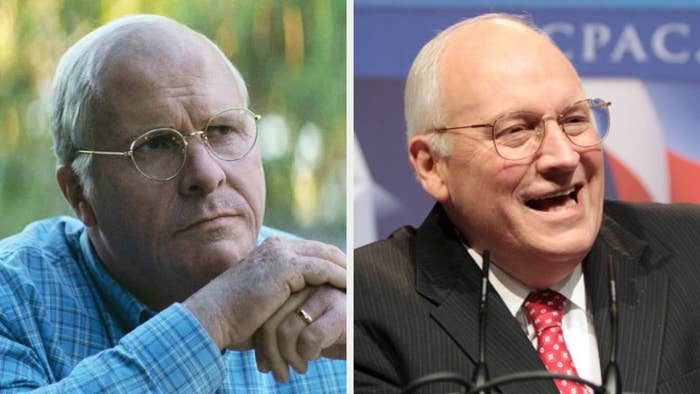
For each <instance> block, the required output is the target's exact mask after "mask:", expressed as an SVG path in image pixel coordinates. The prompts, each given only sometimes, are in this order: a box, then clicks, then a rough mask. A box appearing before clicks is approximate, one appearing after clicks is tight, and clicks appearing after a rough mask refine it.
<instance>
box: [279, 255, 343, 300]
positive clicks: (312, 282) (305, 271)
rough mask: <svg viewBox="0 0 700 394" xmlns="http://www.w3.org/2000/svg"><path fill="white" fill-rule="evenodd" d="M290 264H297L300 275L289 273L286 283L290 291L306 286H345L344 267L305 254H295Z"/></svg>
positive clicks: (340, 287) (341, 287) (339, 287)
mask: <svg viewBox="0 0 700 394" xmlns="http://www.w3.org/2000/svg"><path fill="white" fill-rule="evenodd" d="M291 264H294V265H296V266H298V269H299V271H298V272H300V273H301V275H290V277H289V279H288V282H287V285H288V286H289V288H290V291H291V292H297V291H300V290H301V289H303V288H304V287H306V286H320V285H324V284H329V285H331V286H333V287H336V288H338V289H345V288H346V280H347V272H346V271H345V268H343V267H340V266H338V265H335V264H329V263H328V261H326V260H323V259H319V258H315V257H306V256H303V257H302V256H297V257H295V258H293V259H292V261H291Z"/></svg>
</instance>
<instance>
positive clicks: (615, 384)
mask: <svg viewBox="0 0 700 394" xmlns="http://www.w3.org/2000/svg"><path fill="white" fill-rule="evenodd" d="M482 259H483V264H482V267H481V293H480V298H479V333H478V335H479V353H478V359H477V363H476V370H475V371H474V376H473V377H472V381H471V382H469V381H467V380H466V379H465V378H463V377H462V376H461V375H459V374H457V373H454V372H436V373H431V374H427V375H424V376H421V377H419V378H418V379H415V380H413V381H411V382H410V383H409V384H408V385H406V386H405V387H404V389H403V392H404V393H411V392H413V391H414V390H416V389H418V388H419V387H423V386H427V385H430V384H433V383H439V382H454V383H458V384H460V385H461V386H462V387H463V388H466V389H467V391H466V393H467V394H490V393H491V388H493V387H496V386H500V385H504V384H509V383H516V382H524V381H532V380H543V379H562V380H569V381H573V382H578V383H581V384H584V385H586V386H588V387H590V388H591V389H593V391H594V392H596V393H601V394H620V393H622V379H621V378H620V371H619V369H618V367H617V333H618V328H617V321H618V313H617V312H618V308H617V294H616V291H615V269H614V266H613V258H612V256H608V274H609V279H610V298H609V301H610V304H609V307H610V333H611V349H610V357H609V358H608V363H607V366H606V368H605V373H604V375H603V384H602V385H600V386H599V385H597V384H595V383H593V382H591V381H589V380H586V379H583V378H580V377H578V376H569V375H564V374H554V373H549V372H546V371H523V372H514V373H512V374H508V375H505V376H501V377H498V378H495V379H491V380H489V373H488V368H487V364H486V331H487V330H486V317H487V316H488V284H489V281H488V278H489V270H490V263H491V262H490V252H489V251H488V250H485V251H484V252H483V254H482Z"/></svg>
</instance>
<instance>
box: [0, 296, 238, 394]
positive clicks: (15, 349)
mask: <svg viewBox="0 0 700 394" xmlns="http://www.w3.org/2000/svg"><path fill="white" fill-rule="evenodd" d="M0 359H1V360H2V362H1V363H0V391H2V392H3V393H5V392H21V391H29V390H32V389H38V390H37V392H41V393H53V392H61V393H67V392H70V393H78V392H85V393H93V392H110V393H135V392H139V393H142V392H153V393H179V392H182V393H209V392H213V391H215V390H216V389H218V388H219V387H221V384H222V382H223V379H224V363H223V358H222V357H221V353H220V352H219V349H218V348H217V347H216V345H215V344H214V342H213V341H212V340H211V338H210V337H209V335H208V334H207V332H206V331H205V330H204V328H203V327H202V326H201V324H200V323H199V322H198V321H197V320H196V318H195V317H194V316H193V315H192V314H191V313H190V312H189V311H188V310H187V309H186V308H185V307H184V306H182V305H181V304H177V303H176V304H173V305H172V306H170V307H169V308H167V309H165V310H163V311H162V312H161V313H159V314H157V315H156V316H154V317H153V318H151V319H150V320H148V321H147V322H146V323H144V324H142V325H140V326H139V327H137V328H136V329H134V330H133V331H132V332H130V333H129V334H127V335H126V336H124V337H123V338H122V339H121V340H120V341H119V344H118V345H117V346H115V347H113V348H111V349H107V350H104V351H102V352H99V353H97V354H95V355H94V356H91V357H88V358H86V359H84V360H82V361H81V362H79V363H78V364H77V365H76V366H75V367H74V368H73V370H72V371H71V373H70V374H69V375H68V376H66V377H64V378H63V379H61V380H60V381H58V382H52V381H53V380H54V379H52V375H53V373H52V371H51V370H46V363H44V362H42V360H39V359H38V358H37V356H36V353H35V352H34V351H33V350H32V349H31V348H29V347H27V346H25V345H23V344H22V343H21V341H19V340H13V339H12V337H11V332H10V331H9V330H7V328H6V327H4V326H2V325H0Z"/></svg>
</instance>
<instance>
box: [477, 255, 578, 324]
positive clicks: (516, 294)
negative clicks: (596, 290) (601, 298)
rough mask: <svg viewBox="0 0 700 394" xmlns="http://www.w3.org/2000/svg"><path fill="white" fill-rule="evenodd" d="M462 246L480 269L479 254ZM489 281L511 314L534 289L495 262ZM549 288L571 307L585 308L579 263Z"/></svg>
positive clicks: (491, 267) (481, 262) (514, 312)
mask: <svg viewBox="0 0 700 394" xmlns="http://www.w3.org/2000/svg"><path fill="white" fill-rule="evenodd" d="M464 247H465V248H467V251H468V252H469V255H470V256H471V257H472V258H473V259H474V261H475V262H476V265H477V266H478V267H479V269H481V266H482V264H483V259H482V258H481V255H480V254H479V253H478V252H477V251H476V250H474V249H472V248H470V247H469V246H467V245H464ZM489 282H490V283H491V286H493V288H494V289H495V290H496V293H498V295H499V296H500V297H501V299H502V300H503V302H504V303H505V304H506V307H508V310H509V311H510V313H511V315H513V316H515V315H516V314H517V313H518V311H520V308H521V307H522V305H523V302H525V299H526V298H527V296H528V295H529V294H530V293H532V292H533V291H535V289H531V288H529V287H527V286H525V285H524V284H522V282H520V281H519V280H517V279H515V278H513V277H512V276H510V275H508V274H507V273H505V272H504V271H503V270H501V269H500V268H499V267H498V266H496V265H495V264H491V266H490V267H489ZM551 289H552V290H556V291H557V292H559V293H560V294H561V295H563V296H565V297H566V298H568V299H569V303H570V305H571V307H572V308H580V309H582V310H584V311H586V310H587V309H586V308H587V303H586V286H585V282H584V280H583V273H582V271H581V264H578V265H576V267H575V268H574V270H573V271H572V272H571V273H570V274H569V275H568V276H567V277H566V278H564V279H563V280H562V281H561V282H559V283H557V284H556V285H554V286H552V287H551Z"/></svg>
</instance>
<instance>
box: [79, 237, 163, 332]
mask: <svg viewBox="0 0 700 394" xmlns="http://www.w3.org/2000/svg"><path fill="white" fill-rule="evenodd" d="M80 250H81V251H82V254H83V256H84V258H85V262H86V266H87V267H88V270H89V271H90V273H91V274H92V277H93V278H94V279H95V282H96V284H97V288H98V291H99V292H100V293H101V295H102V298H103V299H104V301H105V303H106V304H107V306H108V307H109V308H110V309H112V310H113V311H114V312H115V316H116V317H117V318H118V319H119V320H121V321H122V322H123V323H124V324H125V326H126V331H127V332H129V331H131V330H133V329H134V328H136V327H137V326H139V325H141V324H142V323H144V322H145V321H146V320H148V319H150V318H151V317H153V316H154V315H155V312H154V311H152V310H151V309H150V308H148V307H147V306H146V305H145V304H143V303H142V302H141V301H139V300H137V299H136V297H134V296H133V295H131V294H130V293H129V292H128V291H126V289H124V288H123V287H122V286H121V285H120V284H119V283H118V282H117V281H116V280H115V279H114V278H112V276H111V275H110V274H109V272H107V269H106V268H105V267H104V265H103V264H102V262H101V261H100V259H99V258H98V257H97V255H96V254H95V251H94V249H93V247H92V244H91V243H90V238H89V237H88V234H87V229H84V230H83V233H82V234H81V235H80Z"/></svg>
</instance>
